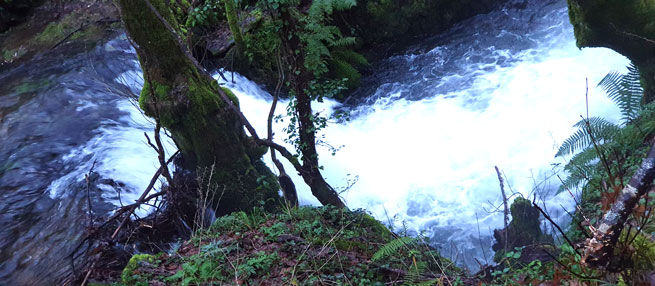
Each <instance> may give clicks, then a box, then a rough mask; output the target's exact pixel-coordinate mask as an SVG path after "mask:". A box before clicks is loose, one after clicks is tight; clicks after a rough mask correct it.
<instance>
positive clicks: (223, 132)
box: [118, 0, 278, 214]
mask: <svg viewBox="0 0 655 286" xmlns="http://www.w3.org/2000/svg"><path fill="white" fill-rule="evenodd" d="M118 4H119V7H120V9H121V13H122V16H123V21H124V23H125V27H126V28H127V31H128V33H129V35H130V38H131V39H132V40H133V42H134V44H135V49H136V51H137V54H138V56H139V61H140V63H141V67H142V69H143V75H144V87H143V89H142V91H141V95H140V98H139V105H140V106H141V108H142V109H143V110H144V111H145V113H146V115H148V116H151V117H154V118H157V119H158V120H159V121H160V122H161V124H162V126H163V127H165V128H167V129H168V130H169V131H170V132H171V135H172V137H173V140H174V141H175V143H176V144H177V146H178V148H179V149H180V152H181V153H182V156H183V158H184V160H183V161H184V166H183V167H184V168H185V169H188V170H192V171H194V170H199V171H203V170H205V169H206V168H208V167H210V166H212V165H214V166H215V167H214V174H213V176H212V182H211V186H210V189H211V190H209V191H213V192H215V194H214V196H213V197H214V198H215V199H214V200H215V203H218V202H219V201H220V205H218V206H217V213H218V214H224V213H229V212H232V211H236V210H250V209H251V208H252V207H254V206H257V205H259V204H260V202H262V201H264V202H268V201H270V200H269V199H270V198H277V197H278V196H277V190H278V184H277V182H276V181H277V180H276V178H275V176H274V175H273V174H272V173H271V171H270V170H269V169H268V168H267V167H266V166H265V165H264V163H263V162H262V161H261V157H262V155H263V154H264V153H265V152H266V148H265V147H260V146H257V145H256V144H255V143H254V142H253V140H252V139H251V138H249V137H247V136H246V135H245V132H244V130H243V123H242V121H241V119H240V117H239V115H240V114H238V113H239V111H238V108H237V109H235V108H232V107H231V106H230V105H232V104H234V105H236V106H237V107H238V99H237V98H236V97H235V96H234V94H232V93H231V92H230V91H229V90H227V89H222V90H219V87H218V84H217V83H216V82H215V81H213V80H211V79H210V78H209V77H208V76H206V74H205V73H204V71H203V70H201V69H200V68H199V65H198V63H197V62H195V60H194V59H193V57H191V56H190V53H189V51H188V48H187V47H186V46H184V44H183V41H182V40H181V37H180V36H179V33H176V32H178V31H179V30H178V29H179V26H178V24H177V22H176V20H175V18H174V16H173V14H172V13H171V11H170V10H169V8H168V7H167V4H166V1H164V0H119V1H118ZM221 92H224V93H225V94H227V95H228V97H229V100H231V101H232V102H226V101H225V100H223V99H224V98H227V97H221V96H219V93H221Z"/></svg>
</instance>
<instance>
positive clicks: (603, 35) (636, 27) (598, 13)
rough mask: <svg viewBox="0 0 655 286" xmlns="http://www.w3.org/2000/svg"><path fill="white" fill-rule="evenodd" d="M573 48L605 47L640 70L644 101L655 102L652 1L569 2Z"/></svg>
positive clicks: (654, 11)
mask: <svg viewBox="0 0 655 286" xmlns="http://www.w3.org/2000/svg"><path fill="white" fill-rule="evenodd" d="M568 7H569V19H570V21H571V24H572V25H573V29H574V33H575V38H576V44H577V45H578V47H579V48H583V47H607V48H610V49H613V50H614V51H616V52H618V53H621V54H622V55H624V56H626V57H627V58H629V59H630V60H631V61H632V62H633V63H634V64H635V65H636V66H637V67H638V68H639V70H640V73H641V75H642V85H643V87H644V90H645V96H644V101H645V103H649V102H651V101H652V100H654V99H655V73H653V72H652V70H653V68H655V44H653V40H654V39H655V21H653V19H655V0H598V1H581V0H568Z"/></svg>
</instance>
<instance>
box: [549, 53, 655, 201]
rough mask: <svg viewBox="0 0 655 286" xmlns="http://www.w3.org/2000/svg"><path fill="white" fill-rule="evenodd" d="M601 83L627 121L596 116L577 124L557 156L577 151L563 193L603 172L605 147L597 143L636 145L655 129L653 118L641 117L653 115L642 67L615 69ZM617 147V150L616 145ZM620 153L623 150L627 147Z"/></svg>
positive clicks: (631, 65)
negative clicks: (601, 160)
mask: <svg viewBox="0 0 655 286" xmlns="http://www.w3.org/2000/svg"><path fill="white" fill-rule="evenodd" d="M598 86H600V87H601V88H602V89H603V90H604V91H605V92H606V93H607V96H608V98H610V100H612V102H614V103H615V104H616V105H617V106H618V107H619V109H620V111H621V116H622V121H623V122H622V124H621V126H619V125H617V124H614V123H612V122H609V121H607V120H605V119H603V118H599V117H592V118H589V119H588V120H584V119H583V120H580V121H579V122H577V123H576V124H575V125H574V127H576V128H578V130H576V132H575V133H573V134H572V135H571V136H570V137H569V138H567V139H566V140H564V142H563V143H562V145H561V146H560V148H559V149H558V150H557V154H556V155H555V156H556V157H560V156H565V155H569V154H575V153H577V154H575V155H574V156H573V157H572V158H571V159H570V160H569V162H568V163H567V164H566V166H565V167H564V170H566V171H567V172H568V173H569V176H568V177H567V178H566V179H565V180H564V182H563V183H562V186H561V187H560V192H561V191H563V190H565V189H573V188H577V187H580V186H581V185H584V184H586V183H587V182H588V180H590V179H591V178H594V177H597V176H598V175H599V172H600V171H599V170H598V168H597V164H598V157H599V154H598V152H599V151H602V150H596V148H593V146H592V145H593V143H596V144H597V145H599V146H607V145H609V144H613V146H616V145H621V146H623V147H628V145H631V144H632V143H630V142H633V141H635V140H637V141H639V140H641V139H640V138H641V137H642V136H643V135H645V134H651V133H652V132H654V131H655V123H653V122H652V120H647V119H646V120H641V119H639V118H650V117H651V116H650V113H652V111H651V110H652V108H651V107H650V106H646V107H644V108H642V105H641V98H642V95H643V89H642V88H641V83H640V75H639V70H638V69H637V67H635V66H634V64H630V65H629V66H628V73H627V74H620V73H618V72H615V71H613V72H610V73H608V74H607V75H606V76H605V77H604V78H603V79H602V80H601V81H600V82H599V83H598ZM637 119H639V120H637ZM631 122H632V123H633V124H632V125H636V126H637V128H634V127H633V126H632V125H630V126H626V124H627V123H631ZM628 127H629V128H628ZM635 130H639V132H640V133H641V135H642V136H637V135H635V132H636V131H635ZM592 138H593V141H592ZM628 143H630V144H628ZM611 146H612V145H611ZM622 149H625V148H622ZM613 150H615V151H617V150H616V148H614V149H613ZM620 152H623V150H621V151H620Z"/></svg>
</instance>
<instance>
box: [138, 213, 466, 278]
mask: <svg viewBox="0 0 655 286" xmlns="http://www.w3.org/2000/svg"><path fill="white" fill-rule="evenodd" d="M388 234H390V231H389V230H388V229H386V228H384V226H382V224H380V222H378V221H376V220H375V219H374V218H372V217H371V216H370V215H368V214H367V213H366V212H364V211H362V210H356V211H347V210H343V209H338V208H334V207H320V208H313V207H300V208H289V209H286V210H284V211H283V212H273V213H271V212H266V211H264V210H263V209H259V208H258V209H253V210H251V211H250V212H235V213H232V214H230V215H227V216H223V217H219V218H217V220H216V221H215V222H214V224H213V225H212V227H211V228H210V229H208V230H206V231H199V232H197V233H195V234H194V236H193V238H192V239H191V241H190V242H188V243H187V244H185V246H183V247H181V248H180V249H185V250H184V251H183V253H179V254H175V255H171V256H168V257H167V258H164V259H165V261H162V262H161V263H157V264H156V265H159V266H160V267H161V266H162V265H170V264H173V263H174V264H175V265H181V270H179V271H177V273H175V274H173V273H171V274H170V275H169V276H168V277H159V278H157V277H154V276H152V275H151V276H150V277H152V279H150V280H149V281H150V282H151V283H158V281H163V282H165V283H166V285H205V284H210V283H211V282H213V283H215V284H223V285H226V284H230V283H233V282H234V281H235V279H236V280H239V281H248V284H250V285H289V284H291V285H366V286H383V285H387V284H393V283H394V282H397V281H400V280H402V279H403V278H404V279H411V280H412V281H413V282H425V281H423V279H421V278H420V276H421V275H420V274H421V273H423V271H424V273H431V274H437V275H440V274H446V275H462V273H464V272H463V271H462V270H461V269H458V268H457V267H454V265H453V263H452V262H451V261H449V260H447V259H444V258H443V257H441V256H440V255H439V254H438V253H437V252H436V251H435V250H434V249H433V248H430V247H428V246H427V245H426V244H416V245H413V246H411V247H407V248H403V249H399V250H398V251H395V252H393V253H391V255H389V256H388V257H387V259H385V260H384V261H380V263H372V262H371V257H372V255H373V254H374V253H375V252H377V251H378V250H379V249H380V247H381V246H383V245H385V244H387V243H389V242H390V241H392V240H394V237H392V236H389V235H388ZM190 249H192V250H191V251H189V250H190ZM166 259H167V260H166ZM131 265H140V267H139V268H138V269H136V270H132V271H130V272H129V273H132V274H133V273H139V275H140V277H146V276H148V275H149V274H150V273H162V272H161V270H160V269H161V268H152V267H150V266H149V265H147V264H146V263H141V264H139V263H132V262H131ZM381 265H382V266H381ZM412 266H417V267H418V268H420V269H421V273H417V275H412V274H408V275H407V276H405V277H400V276H398V275H399V274H398V273H389V272H388V271H386V270H385V269H402V270H403V271H406V272H411V271H412V269H411V267H412ZM414 271H416V270H414ZM400 275H401V276H403V275H402V274H400ZM417 277H419V278H417ZM399 279H400V280H399ZM143 280H144V279H141V280H139V281H143ZM430 285H432V284H430Z"/></svg>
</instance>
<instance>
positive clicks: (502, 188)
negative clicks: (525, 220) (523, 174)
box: [494, 166, 509, 251]
mask: <svg viewBox="0 0 655 286" xmlns="http://www.w3.org/2000/svg"><path fill="white" fill-rule="evenodd" d="M494 168H495V169H496V174H498V181H499V182H500V192H501V193H502V194H503V206H504V208H505V209H504V211H503V215H504V217H503V222H504V223H505V247H504V248H503V249H504V250H505V251H507V233H508V232H509V231H508V230H507V224H508V222H509V209H508V207H507V196H506V195H505V187H504V186H503V176H502V175H500V170H498V166H494Z"/></svg>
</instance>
